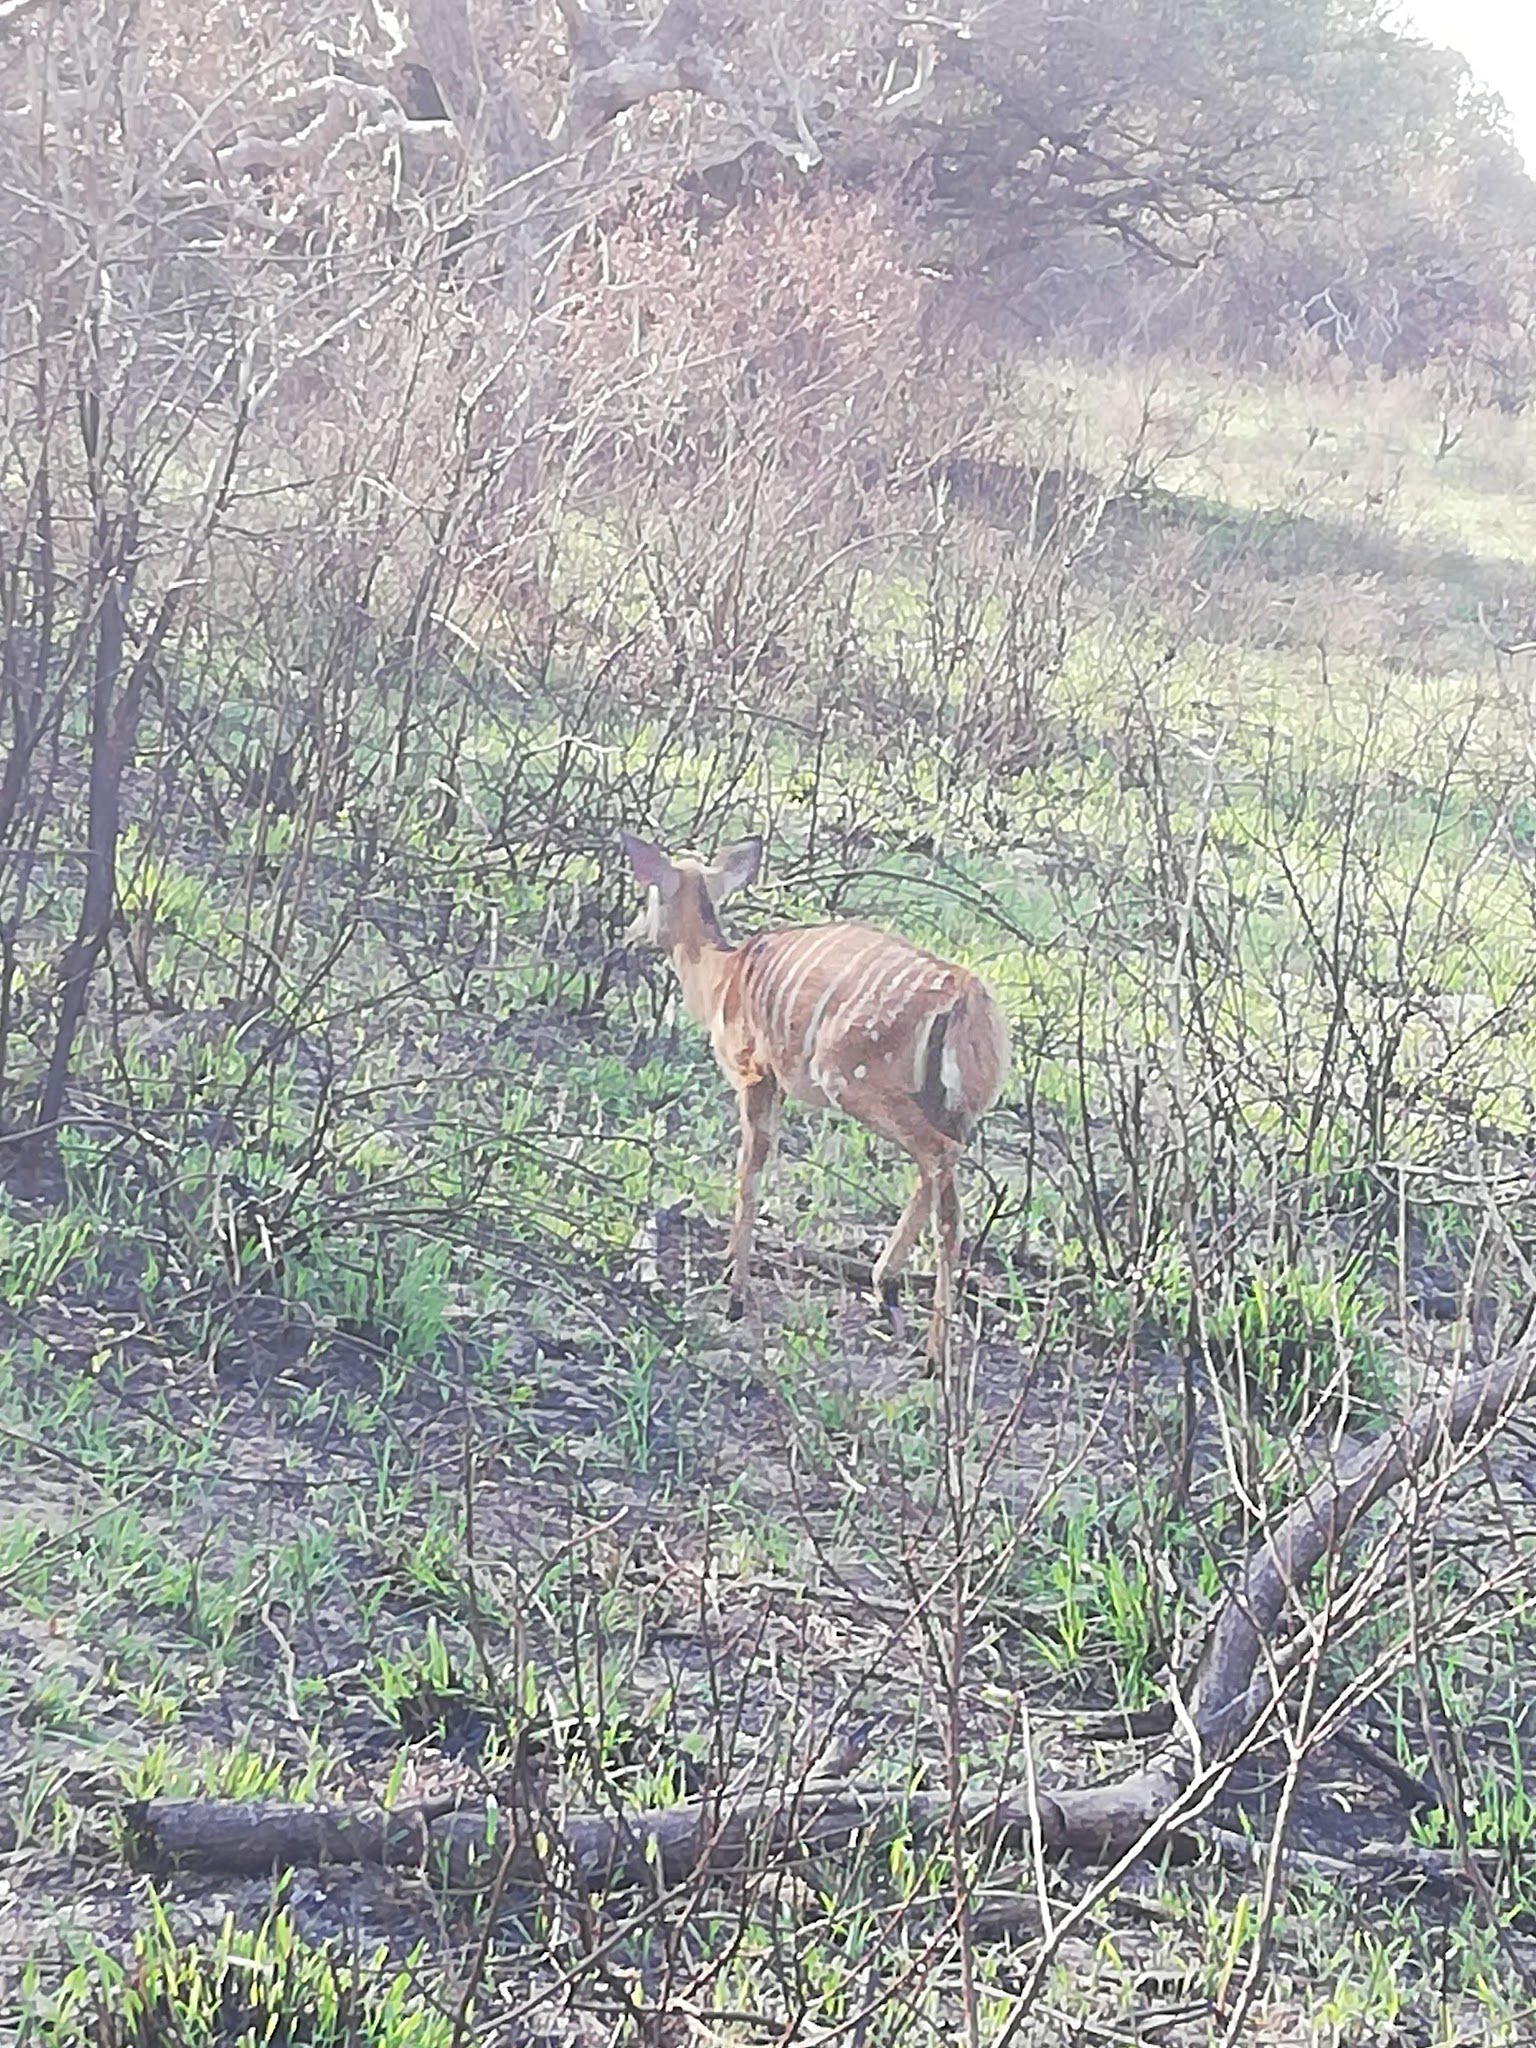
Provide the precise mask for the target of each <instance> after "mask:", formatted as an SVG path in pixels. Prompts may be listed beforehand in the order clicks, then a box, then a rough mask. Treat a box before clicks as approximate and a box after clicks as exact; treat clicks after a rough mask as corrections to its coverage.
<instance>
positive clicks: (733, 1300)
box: [725, 1287, 747, 1323]
mask: <svg viewBox="0 0 1536 2048" xmlns="http://www.w3.org/2000/svg"><path fill="white" fill-rule="evenodd" d="M746 1312H747V1297H746V1296H745V1295H744V1294H743V1293H742V1292H741V1289H740V1288H739V1287H733V1288H732V1289H731V1293H730V1299H729V1300H728V1301H727V1302H726V1304H725V1320H726V1321H727V1322H728V1323H739V1322H740V1321H741V1319H742V1317H743V1316H744V1315H745V1314H746Z"/></svg>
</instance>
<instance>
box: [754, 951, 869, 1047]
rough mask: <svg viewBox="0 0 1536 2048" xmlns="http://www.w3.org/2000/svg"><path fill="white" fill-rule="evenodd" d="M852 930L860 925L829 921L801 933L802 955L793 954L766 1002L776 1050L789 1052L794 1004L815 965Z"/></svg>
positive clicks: (769, 1032) (772, 1041) (800, 952)
mask: <svg viewBox="0 0 1536 2048" xmlns="http://www.w3.org/2000/svg"><path fill="white" fill-rule="evenodd" d="M850 930H852V931H855V932H856V931H857V930H858V926H856V925H854V926H849V925H846V924H829V925H825V926H823V927H822V929H821V930H820V931H818V930H817V929H816V927H815V926H814V925H813V926H812V927H811V928H810V929H809V930H808V931H806V932H805V933H804V934H803V935H801V945H800V951H799V958H798V959H795V958H794V957H793V956H791V964H790V966H789V968H788V970H787V971H786V972H785V975H784V979H783V980H782V981H781V982H780V984H779V987H778V989H777V990H776V992H775V993H774V996H773V998H772V1000H771V1001H770V1002H769V1003H768V1005H767V1020H766V1021H767V1026H768V1038H769V1042H770V1043H771V1044H772V1045H773V1046H774V1047H775V1049H776V1050H777V1051H779V1052H785V1053H787V1052H788V1051H789V1045H788V1042H787V1041H788V1036H789V1023H790V1019H791V1018H792V1017H793V1016H794V1014H795V1004H796V1003H797V1002H798V1001H799V998H800V991H801V989H802V988H803V987H804V985H805V983H806V981H807V979H808V978H809V976H810V972H811V969H812V967H813V966H814V965H815V964H816V962H817V961H818V960H819V959H820V958H821V957H822V955H823V954H824V953H827V952H830V951H831V949H832V948H833V947H834V946H835V945H836V944H837V943H838V942H839V941H840V940H842V939H845V938H847V936H848V934H849V932H850Z"/></svg>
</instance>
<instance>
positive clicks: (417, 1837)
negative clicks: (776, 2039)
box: [126, 1346, 1536, 1890]
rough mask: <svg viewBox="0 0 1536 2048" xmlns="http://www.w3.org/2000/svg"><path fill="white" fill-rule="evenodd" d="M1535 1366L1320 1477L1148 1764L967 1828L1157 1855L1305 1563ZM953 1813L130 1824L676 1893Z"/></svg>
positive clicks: (1078, 1849)
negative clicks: (710, 1878) (704, 1874)
mask: <svg viewBox="0 0 1536 2048" xmlns="http://www.w3.org/2000/svg"><path fill="white" fill-rule="evenodd" d="M1533 1372H1536V1349H1532V1348H1527V1347H1525V1346H1522V1347H1520V1349H1519V1350H1517V1351H1516V1352H1514V1353H1512V1354H1511V1355H1510V1356H1509V1357H1507V1358H1505V1359H1504V1360H1502V1361H1500V1362H1499V1363H1498V1364H1497V1365H1495V1366H1493V1367H1491V1368H1490V1369H1489V1370H1488V1371H1486V1372H1483V1373H1478V1374H1475V1375H1470V1376H1468V1377H1467V1378H1465V1379H1464V1380H1463V1381H1462V1382H1461V1383H1460V1384H1459V1385H1458V1386H1457V1387H1455V1388H1454V1389H1453V1390H1452V1392H1451V1396H1450V1398H1449V1399H1448V1400H1446V1401H1443V1402H1440V1403H1434V1404H1429V1405H1426V1406H1425V1407H1424V1408H1423V1409H1422V1410H1421V1411H1420V1412H1419V1413H1417V1414H1416V1415H1413V1416H1410V1417H1409V1418H1408V1419H1407V1420H1405V1421H1404V1422H1402V1423H1401V1424H1399V1425H1398V1427H1397V1428H1396V1429H1394V1430H1393V1431H1391V1432H1390V1433H1388V1434H1387V1435H1385V1436H1383V1437H1381V1438H1378V1439H1376V1440H1375V1441H1373V1442H1371V1443H1368V1444H1365V1445H1362V1446H1360V1447H1358V1448H1357V1449H1356V1450H1354V1451H1353V1452H1351V1453H1350V1454H1349V1455H1348V1456H1346V1457H1344V1458H1342V1459H1341V1460H1340V1461H1339V1463H1338V1465H1337V1466H1336V1467H1335V1468H1334V1469H1333V1470H1332V1471H1330V1472H1328V1473H1325V1474H1323V1475H1322V1476H1321V1477H1320V1478H1318V1479H1317V1480H1316V1481H1315V1482H1314V1483H1313V1485H1312V1486H1311V1487H1310V1488H1309V1490H1308V1491H1307V1493H1306V1494H1305V1495H1304V1496H1303V1498H1302V1499H1301V1500H1300V1501H1299V1502H1298V1503H1297V1504H1296V1505H1295V1506H1294V1507H1293V1508H1291V1509H1290V1510H1289V1512H1288V1513H1287V1514H1286V1515H1284V1516H1283V1517H1282V1519H1281V1520H1280V1521H1279V1523H1278V1524H1277V1525H1276V1526H1275V1527H1274V1528H1273V1529H1272V1530H1270V1531H1268V1532H1267V1533H1266V1534H1265V1536H1264V1537H1263V1538H1262V1539H1261V1541H1260V1542H1259V1543H1258V1544H1257V1545H1256V1546H1255V1548H1254V1550H1253V1551H1252V1553H1251V1554H1250V1556H1249V1559H1248V1562H1247V1565H1246V1567H1245V1569H1244V1570H1243V1572H1242V1574H1241V1576H1240V1577H1239V1579H1238V1580H1237V1582H1236V1584H1235V1585H1234V1586H1233V1587H1232V1588H1231V1589H1230V1591H1229V1592H1228V1594H1227V1597H1226V1599H1225V1600H1224V1601H1223V1603H1222V1606H1221V1609H1220V1611H1219V1612H1218V1614H1217V1616H1216V1619H1215V1622H1214V1624H1213V1625H1212V1628H1211V1630H1210V1632H1209V1634H1208V1636H1207V1638H1206V1641H1205V1645H1204V1648H1203V1651H1202V1654H1201V1657H1200V1659H1199V1662H1198V1665H1197V1668H1196V1677H1195V1683H1194V1687H1193V1690H1192V1693H1191V1696H1190V1700H1189V1707H1188V1712H1187V1713H1186V1714H1185V1715H1183V1716H1182V1717H1180V1721H1179V1723H1177V1724H1176V1732H1175V1733H1174V1734H1173V1735H1172V1736H1171V1737H1170V1738H1169V1739H1168V1740H1167V1741H1166V1742H1165V1744H1164V1745H1163V1747H1162V1748H1161V1749H1160V1750H1159V1751H1158V1752H1157V1753H1156V1754H1155V1755H1154V1756H1153V1757H1152V1758H1151V1759H1150V1760H1149V1761H1148V1762H1147V1763H1146V1764H1145V1765H1144V1766H1143V1767H1142V1768H1141V1769H1140V1770H1138V1771H1136V1772H1133V1773H1131V1774H1130V1775H1128V1776H1126V1777H1123V1778H1120V1779H1116V1780H1113V1781H1111V1782H1109V1783H1106V1784H1101V1785H1086V1786H1056V1787H1052V1788H1049V1789H1047V1788H1044V1787H1039V1786H1036V1787H1033V1788H1029V1787H1015V1788H1010V1789H1009V1790H1007V1791H1002V1792H984V1791H973V1792H970V1793H968V1794H967V1795H966V1796H965V1800H964V1806H963V1812H964V1819H965V1822H966V1825H967V1827H968V1828H969V1829H971V1830H973V1831H974V1833H975V1837H976V1839H977V1841H978V1843H984V1844H986V1845H989V1846H994V1847H999V1848H1003V1847H1007V1848H1024V1847H1028V1846H1035V1847H1038V1848H1039V1849H1040V1850H1041V1851H1043V1852H1044V1853H1045V1854H1047V1855H1050V1856H1060V1855H1063V1854H1065V1853H1068V1852H1072V1853H1076V1854H1077V1855H1080V1856H1082V1857H1084V1858H1087V1859H1089V1860H1092V1861H1098V1862H1108V1861H1112V1860H1114V1859H1115V1858H1117V1857H1119V1856H1123V1855H1125V1854H1126V1853H1127V1852H1129V1851H1131V1850H1133V1849H1136V1848H1137V1847H1138V1846H1140V1847H1141V1848H1143V1849H1150V1848H1151V1847H1152V1846H1153V1845H1154V1844H1155V1843H1156V1842H1157V1841H1158V1839H1159V1837H1160V1836H1161V1835H1162V1834H1163V1833H1164V1832H1165V1831H1166V1829H1167V1828H1168V1826H1169V1825H1170V1823H1171V1822H1172V1820H1173V1818H1174V1814H1175V1809H1176V1805H1177V1802H1178V1800H1179V1799H1180V1797H1181V1795H1182V1794H1183V1793H1184V1792H1185V1791H1187V1790H1188V1789H1189V1788H1190V1787H1191V1785H1192V1784H1194V1782H1195V1780H1196V1778H1197V1776H1200V1777H1202V1778H1203V1779H1204V1780H1205V1781H1207V1782H1208V1781H1209V1780H1210V1777H1211V1774H1212V1773H1213V1772H1214V1771H1215V1770H1216V1768H1217V1767H1218V1766H1219V1765H1220V1764H1221V1762H1222V1760H1223V1759H1224V1758H1227V1757H1230V1756H1231V1754H1232V1753H1233V1751H1234V1750H1236V1749H1237V1748H1239V1747H1240V1746H1241V1745H1242V1744H1243V1742H1245V1741H1246V1740H1247V1739H1248V1738H1249V1736H1250V1735H1251V1734H1252V1733H1253V1731H1254V1730H1255V1728H1256V1727H1257V1726H1258V1725H1259V1723H1260V1722H1261V1720H1262V1719H1263V1717H1264V1715H1265V1714H1266V1713H1267V1712H1268V1710H1269V1708H1270V1707H1271V1705H1272V1704H1273V1700H1274V1688H1273V1685H1272V1683H1271V1681H1270V1678H1269V1675H1268V1674H1267V1672H1261V1671H1260V1670H1259V1665H1260V1660H1261V1655H1262V1652H1263V1649H1264V1646H1265V1644H1266V1642H1267V1641H1268V1640H1269V1639H1270V1638H1271V1637H1272V1636H1273V1634H1274V1632H1275V1630H1276V1629H1277V1627H1278V1625H1279V1624H1280V1622H1281V1621H1282V1619H1283V1617H1284V1616H1285V1614H1286V1612H1287V1609H1290V1608H1294V1607H1296V1606H1297V1603H1298V1602H1299V1598H1300V1589H1301V1587H1302V1585H1303V1583H1304V1581H1305V1580H1306V1579H1307V1578H1308V1576H1309V1575H1310V1574H1311V1572H1312V1571H1313V1570H1314V1569H1315V1568H1316V1567H1317V1565H1318V1564H1319V1563H1320V1562H1321V1561H1322V1559H1323V1558H1325V1557H1326V1556H1328V1555H1329V1554H1330V1553H1332V1552H1333V1551H1334V1550H1336V1549H1337V1548H1338V1547H1339V1546H1340V1545H1341V1544H1342V1543H1343V1542H1345V1540H1346V1539H1347V1538H1348V1537H1349V1535H1350V1533H1351V1531H1352V1530H1353V1529H1354V1528H1355V1527H1356V1526H1357V1524H1358V1523H1359V1521H1360V1518H1361V1517H1362V1516H1363V1515H1364V1514H1366V1513H1367V1512H1368V1511H1369V1510H1370V1509H1371V1508H1372V1507H1373V1506H1374V1505H1375V1504H1376V1503H1377V1502H1378V1501H1380V1500H1381V1498H1382V1497H1383V1496H1384V1495H1385V1494H1387V1493H1389V1492H1390V1491H1391V1490H1392V1488H1393V1487H1395V1486H1398V1485H1400V1484H1401V1483H1402V1481H1403V1480H1404V1479H1406V1478H1408V1477H1409V1476H1410V1475H1412V1474H1416V1473H1419V1472H1421V1471H1422V1470H1424V1469H1425V1468H1426V1467H1427V1466H1428V1465H1429V1464H1430V1462H1431V1461H1432V1460H1433V1458H1434V1457H1435V1456H1436V1455H1437V1454H1438V1453H1439V1452H1441V1451H1443V1450H1450V1449H1454V1448H1457V1447H1460V1446H1464V1445H1466V1444H1467V1443H1468V1442H1469V1440H1472V1439H1474V1438H1475V1437H1476V1436H1477V1435H1478V1434H1479V1433H1480V1432H1487V1431H1489V1430H1491V1429H1492V1428H1493V1427H1494V1426H1495V1425H1496V1424H1497V1423H1498V1422H1499V1420H1500V1419H1501V1418H1502V1417H1503V1416H1504V1415H1505V1414H1507V1412H1508V1411H1509V1409H1510V1408H1511V1407H1513V1406H1514V1405H1515V1403H1516V1402H1517V1401H1519V1400H1520V1399H1521V1398H1523V1396H1524V1395H1525V1394H1526V1393H1527V1392H1528V1391H1529V1389H1530V1384H1531V1380H1532V1376H1533ZM951 1816H952V1806H951V1802H950V1798H949V1796H948V1794H946V1793H929V1792H903V1791H892V1790H888V1789H883V1788H861V1787H859V1786H856V1785H850V1784H846V1783H844V1782H842V1781H840V1780H837V1779H830V1780H829V1779H817V1778H811V1779H808V1780H803V1781H801V1782H799V1783H791V1784H786V1785H784V1786H781V1787H777V1788H771V1789H766V1790H764V1789H752V1790H748V1791H741V1792H736V1793H731V1792H722V1793H716V1794H712V1795H710V1796H708V1797H706V1798H703V1799H697V1800H690V1801H686V1802H684V1803H682V1804H680V1805H676V1806H670V1807H662V1808H658V1809H655V1810H653V1811H635V1812H626V1813H619V1814H607V1813H565V1814H556V1813H554V1812H553V1811H540V1812H524V1813H513V1812H511V1811H510V1810H504V1809H497V1808H495V1807H480V1808H476V1809H474V1810H468V1809H465V1808H453V1809H447V1808H444V1807H442V1806H438V1807H422V1808H416V1809H410V1810H405V1811H398V1812H385V1811H384V1810H383V1809H381V1808H370V1807H323V1806H290V1805H278V1804H272V1803H267V1802H245V1801H236V1800H199V1799H190V1800H188V1799H146V1800H141V1801H139V1802H137V1803H136V1804H135V1805H133V1806H132V1807H130V1808H129V1809H128V1810H127V1813H126V1820H127V1825H128V1832H129V1836H130V1840H131V1842H132V1844H133V1846H134V1854H135V1856H136V1858H137V1860H139V1861H141V1862H145V1863H148V1864H151V1865H153V1866H157V1867H162V1868H164V1867H181V1868H184V1869H197V1870H202V1871H211V1872H220V1873H228V1874H237V1873H238V1874H246V1875H250V1874H257V1873H263V1872H270V1871H275V1870H281V1869H288V1868H293V1867H305V1866H316V1865H325V1864H374V1865H384V1866H387V1867H422V1866H424V1865H436V1866H437V1867H439V1868H441V1869H443V1870H444V1871H445V1873H446V1874H447V1875H448V1876H449V1877H450V1879H451V1880H452V1881H454V1882H456V1883H459V1884H463V1885H466V1886H471V1887H476V1886H479V1887H484V1886H488V1885H491V1884H496V1885H517V1886H525V1885H530V1884H546V1883H550V1882H558V1883H566V1884H572V1885H576V1886H580V1887H583V1888H588V1889H594V1890H596V1889H603V1888H606V1887H608V1886H612V1885H628V1884H645V1883H650V1884H654V1883H660V1884H662V1885H664V1886H671V1885H675V1884H679V1883H681V1882H683V1881H684V1880H686V1879H687V1878H689V1877H691V1876H694V1875H696V1874H697V1873H699V1872H701V1871H705V1870H708V1871H716V1872H732V1871H743V1870H748V1869H752V1868H760V1867H763V1866H764V1865H769V1864H773V1863H777V1862H781V1861H782V1860H783V1859H784V1858H785V1857H787V1856H797V1857H806V1856H815V1855H821V1854H828V1853H831V1852H833V1851H837V1850H844V1849H847V1848H849V1847H852V1846H856V1845H862V1846H869V1847H873V1846H875V1845H877V1844H878V1843H880V1842H882V1841H885V1840H889V1839H891V1838H892V1837H894V1836H895V1835H898V1834H901V1833H908V1832H910V1833H911V1834H913V1835H914V1836H917V1837H921V1836H923V1835H925V1834H929V1833H932V1832H934V1831H936V1830H938V1829H941V1828H948V1827H949V1826H950V1825H951Z"/></svg>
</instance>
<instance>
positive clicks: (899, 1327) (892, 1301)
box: [875, 1280, 907, 1338]
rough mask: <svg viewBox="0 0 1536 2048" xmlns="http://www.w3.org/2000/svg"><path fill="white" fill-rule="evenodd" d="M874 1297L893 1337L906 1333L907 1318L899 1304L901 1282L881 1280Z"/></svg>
mask: <svg viewBox="0 0 1536 2048" xmlns="http://www.w3.org/2000/svg"><path fill="white" fill-rule="evenodd" d="M875 1299H876V1300H877V1301H878V1303H879V1304H880V1313H881V1315H882V1316H883V1317H884V1319H885V1325H886V1328H887V1329H888V1330H889V1331H890V1333H891V1335H892V1336H893V1337H898V1338H899V1337H903V1336H905V1335H906V1329H907V1318H906V1313H905V1311H904V1310H903V1308H902V1306H901V1283H900V1281H898V1280H882V1281H880V1282H879V1283H878V1284H877V1286H876V1288H875Z"/></svg>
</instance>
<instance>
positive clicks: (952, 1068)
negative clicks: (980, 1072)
mask: <svg viewBox="0 0 1536 2048" xmlns="http://www.w3.org/2000/svg"><path fill="white" fill-rule="evenodd" d="M939 1085H940V1086H941V1087H942V1088H943V1090H944V1100H945V1101H946V1102H947V1103H948V1104H949V1105H950V1107H951V1108H952V1109H958V1108H959V1106H960V1104H961V1102H962V1101H963V1100H964V1092H963V1083H962V1081H961V1078H960V1055H959V1054H958V1053H957V1052H956V1050H955V1048H954V1047H953V1046H952V1045H951V1044H950V1042H949V1040H948V1039H947V1038H946V1039H945V1041H944V1050H943V1051H942V1052H941V1053H940V1054H939Z"/></svg>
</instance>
